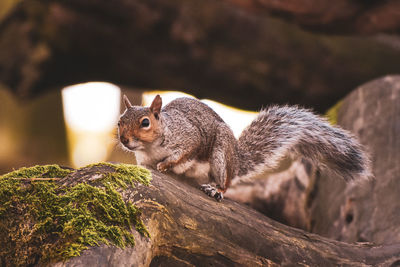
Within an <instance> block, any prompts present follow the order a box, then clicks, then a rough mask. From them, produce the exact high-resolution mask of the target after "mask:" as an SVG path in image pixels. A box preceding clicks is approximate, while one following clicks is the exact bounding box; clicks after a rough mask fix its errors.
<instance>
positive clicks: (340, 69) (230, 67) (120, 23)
mask: <svg viewBox="0 0 400 267" xmlns="http://www.w3.org/2000/svg"><path fill="white" fill-rule="evenodd" d="M275 2H276V1H275ZM279 2H282V1H279ZM347 2H349V3H353V2H354V3H361V1H347ZM386 2H388V1H385V3H386ZM389 2H390V1H389ZM360 5H361V4H360ZM331 6H332V7H333V6H334V7H336V4H335V5H332V4H331ZM303 7H304V6H303ZM398 62H400V50H399V49H398V48H396V46H393V47H390V46H387V45H386V44H383V43H381V42H378V41H377V40H376V39H374V38H355V37H345V38H344V37H338V36H322V35H315V34H311V33H307V32H304V31H302V30H300V29H298V28H297V27H296V26H295V25H289V24H285V23H283V22H281V21H278V20H276V19H271V18H270V17H268V16H258V15H255V14H252V13H250V12H243V11H242V10H241V9H240V8H238V7H237V6H234V5H231V4H228V3H225V2H223V1H212V0H205V1H196V0H189V1H188V0H172V1H160V0H150V1H144V2H143V1H137V0H135V1H126V0H117V1H113V2H110V1H105V0H90V1H78V0H70V1H50V0H49V1H38V0H27V1H22V2H21V3H20V4H19V5H17V6H16V7H15V8H14V9H13V10H12V11H10V12H9V13H8V16H7V17H5V18H4V19H3V20H2V21H1V24H0V82H1V83H3V84H4V85H5V86H7V87H8V88H9V89H10V90H12V91H13V92H15V93H16V94H18V95H20V96H25V97H26V96H35V95H37V94H39V93H40V92H43V91H46V90H51V89H57V90H59V89H60V88H61V87H62V86H65V85H71V84H75V83H79V82H86V81H93V80H100V81H110V82H113V83H116V84H118V85H124V86H127V87H130V88H161V89H166V88H173V89H174V90H184V91H187V92H189V93H192V94H194V95H196V96H197V97H200V98H204V97H206V98H212V99H214V100H219V101H221V102H224V103H226V104H231V105H233V106H237V107H242V108H248V109H259V108H261V107H262V106H265V105H267V104H269V103H292V104H300V105H305V106H308V107H313V108H315V109H316V110H317V111H321V112H323V111H325V110H326V109H327V108H328V107H330V106H331V105H332V104H333V103H335V102H336V101H337V100H339V99H340V98H342V97H343V96H344V95H346V94H347V93H348V92H349V91H350V90H352V89H353V88H355V87H356V86H358V85H359V84H361V83H364V82H365V81H368V80H371V79H373V78H375V77H377V76H380V75H385V74H387V73H397V72H400V65H399V64H398Z"/></svg>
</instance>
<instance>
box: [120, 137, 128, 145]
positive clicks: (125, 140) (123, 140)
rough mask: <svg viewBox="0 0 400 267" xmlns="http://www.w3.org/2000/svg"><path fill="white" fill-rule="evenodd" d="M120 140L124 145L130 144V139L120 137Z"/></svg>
mask: <svg viewBox="0 0 400 267" xmlns="http://www.w3.org/2000/svg"><path fill="white" fill-rule="evenodd" d="M119 139H120V140H121V143H122V144H124V145H126V144H128V143H129V139H128V138H126V137H124V136H120V138H119Z"/></svg>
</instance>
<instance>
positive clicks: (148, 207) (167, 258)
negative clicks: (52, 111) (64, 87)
mask: <svg viewBox="0 0 400 267" xmlns="http://www.w3.org/2000/svg"><path fill="white" fill-rule="evenodd" d="M101 168H102V167H92V168H91V169H89V170H85V172H84V173H85V175H84V176H85V177H86V178H85V179H88V177H90V176H91V175H98V173H99V172H100V173H104V170H103V171H102V169H101ZM81 173H82V171H77V172H76V174H74V176H75V177H80V174H81ZM70 179H71V176H68V177H67V178H66V179H65V181H64V183H66V184H69V186H70V185H71V184H73V183H71V182H72V181H71V180H70ZM78 180H79V179H78ZM76 181H77V180H75V182H76ZM124 199H125V200H127V201H131V202H132V203H133V204H134V205H136V206H137V207H139V208H140V209H141V212H142V216H141V219H142V220H143V222H144V224H145V225H146V227H147V230H148V232H149V233H150V238H148V237H145V236H141V235H139V234H136V235H135V237H136V245H135V247H133V248H126V249H120V248H115V247H107V246H101V247H95V248H91V249H89V250H87V251H85V252H83V253H82V255H81V256H79V257H76V258H72V259H71V260H70V261H68V262H65V263H58V264H56V266H83V265H87V266H94V265H93V264H95V265H96V266H121V265H126V266H127V265H130V266H160V265H162V266H193V265H194V266H278V265H279V266H281V265H307V266H339V265H340V266H377V265H379V266H396V264H399V263H400V244H394V245H387V246H374V245H372V244H370V243H355V244H347V243H343V242H338V241H334V240H330V239H327V238H324V237H321V236H318V235H316V234H311V233H307V232H305V231H302V230H299V229H296V228H292V227H289V226H286V225H283V224H280V223H278V222H275V221H273V220H271V219H269V218H267V217H266V216H264V215H262V214H261V213H259V212H257V211H255V210H253V209H251V208H249V207H247V206H245V205H243V204H239V203H236V202H234V201H232V200H229V199H225V200H224V201H222V202H216V201H215V200H214V199H211V198H209V197H208V196H206V195H205V194H204V193H202V192H201V191H200V190H198V189H197V188H195V187H193V186H190V185H188V184H186V183H184V182H182V181H181V180H180V179H178V178H173V177H171V176H168V175H164V174H161V173H159V172H157V171H152V182H151V185H150V186H148V187H147V186H143V185H138V186H137V187H136V188H131V189H128V191H126V192H125V193H124Z"/></svg>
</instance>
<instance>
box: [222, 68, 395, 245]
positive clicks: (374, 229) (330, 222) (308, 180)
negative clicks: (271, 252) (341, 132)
mask: <svg viewBox="0 0 400 267" xmlns="http://www.w3.org/2000/svg"><path fill="white" fill-rule="evenodd" d="M336 113H337V123H338V124H339V125H340V126H342V127H343V128H345V129H347V130H349V131H351V132H352V133H354V134H355V135H357V136H358V137H359V139H360V141H361V143H362V144H363V145H364V146H365V147H366V149H367V150H368V151H369V152H370V154H371V159H372V166H373V168H372V169H373V173H374V175H375V179H373V180H371V181H361V182H358V183H354V184H346V183H345V182H344V181H343V180H342V179H341V177H337V176H332V175H331V174H329V173H326V172H324V171H322V172H320V171H318V170H317V169H315V168H314V167H312V166H310V164H308V163H307V162H304V161H301V160H300V161H296V162H294V163H293V164H292V165H291V167H290V168H289V169H288V170H286V171H284V172H281V173H278V174H274V175H272V176H269V177H267V178H265V179H261V180H257V181H254V182H252V183H247V184H238V185H237V186H235V187H233V188H231V189H230V190H229V191H228V196H230V197H231V198H233V199H235V200H237V201H239V202H242V203H247V204H249V205H250V206H252V207H253V208H255V209H257V210H259V211H260V212H262V213H264V214H266V215H267V216H269V217H271V218H274V219H276V220H278V221H280V222H283V223H286V224H289V225H291V226H295V227H299V228H302V229H305V230H308V231H311V232H313V233H317V234H320V235H322V236H326V237H329V238H332V239H335V240H341V241H344V242H371V243H375V244H394V243H399V242H400V231H399V225H400V214H399V212H398V211H399V209H400V204H399V203H400V199H399V194H398V191H399V189H400V179H399V178H400V177H399V175H400V165H399V162H400V154H399V153H400V141H399V138H398V136H399V135H400V128H399V121H400V76H387V77H384V78H381V79H378V80H374V81H372V82H369V83H367V84H365V85H362V86H360V87H359V88H357V89H356V90H355V91H354V92H352V93H351V94H350V95H349V96H347V97H346V98H345V99H344V100H343V101H342V102H341V103H339V105H338V106H337V108H336Z"/></svg>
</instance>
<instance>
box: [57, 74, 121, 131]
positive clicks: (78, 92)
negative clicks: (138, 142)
mask: <svg viewBox="0 0 400 267" xmlns="http://www.w3.org/2000/svg"><path fill="white" fill-rule="evenodd" d="M62 98H63V106H64V118H65V121H66V123H67V124H68V125H69V126H70V127H71V128H73V129H76V130H82V131H102V130H109V129H111V128H114V127H115V125H116V123H117V120H118V116H119V105H120V101H121V100H120V99H121V90H120V89H119V87H117V86H115V85H112V84H110V83H102V82H90V83H83V84H77V85H73V86H68V87H65V88H64V89H63V90H62Z"/></svg>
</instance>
